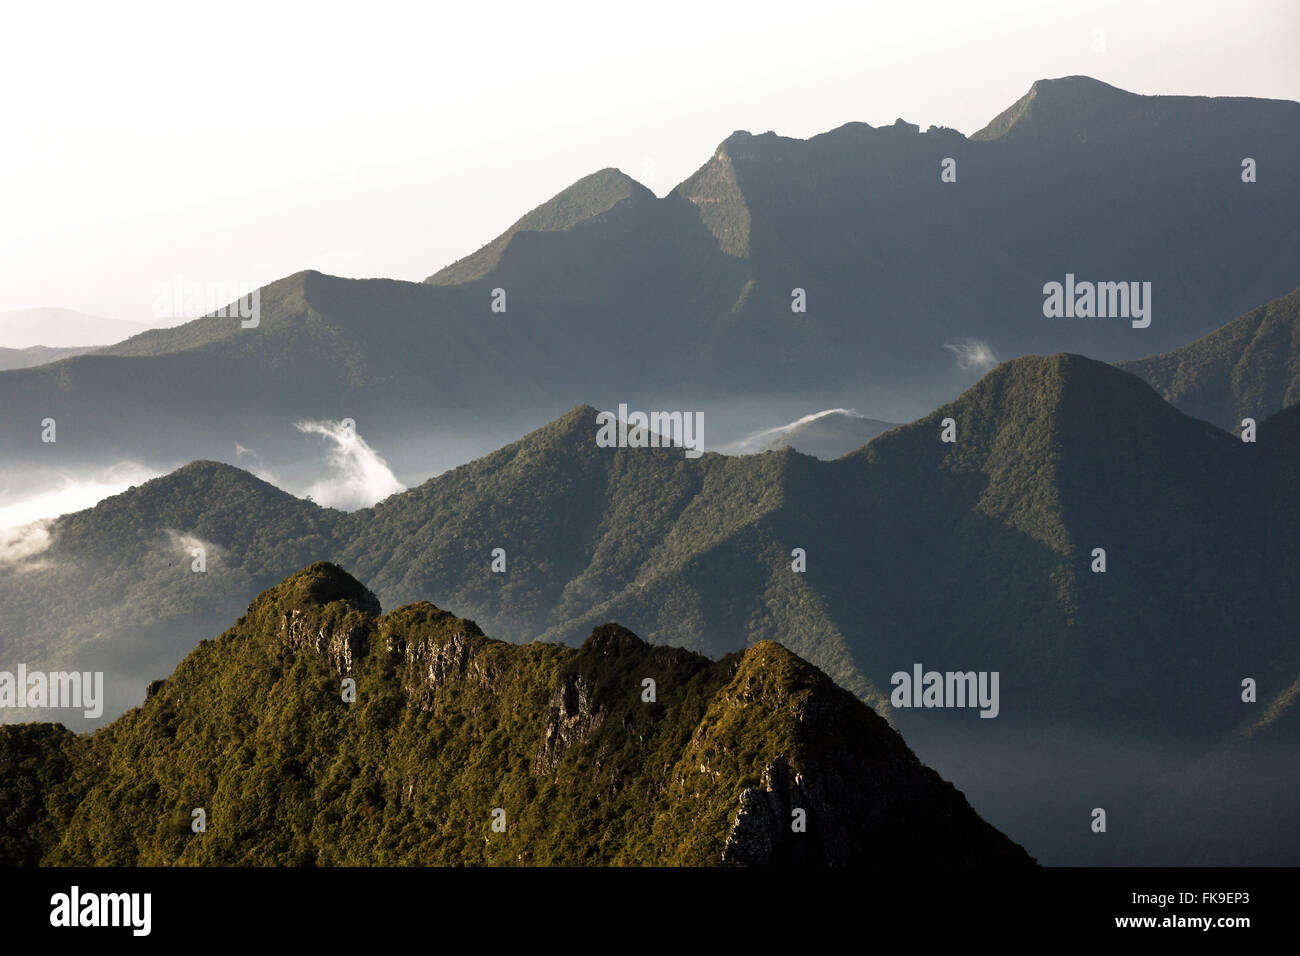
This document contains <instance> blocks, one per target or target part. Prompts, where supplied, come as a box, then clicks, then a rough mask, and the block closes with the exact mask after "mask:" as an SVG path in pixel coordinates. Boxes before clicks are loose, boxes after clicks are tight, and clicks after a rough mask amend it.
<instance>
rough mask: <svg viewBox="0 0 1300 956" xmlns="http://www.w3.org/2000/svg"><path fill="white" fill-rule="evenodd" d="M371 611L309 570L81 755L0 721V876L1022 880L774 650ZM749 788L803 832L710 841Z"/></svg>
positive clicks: (877, 737) (985, 831)
mask: <svg viewBox="0 0 1300 956" xmlns="http://www.w3.org/2000/svg"><path fill="white" fill-rule="evenodd" d="M378 611H379V607H378V604H377V602H376V601H375V599H374V596H373V595H372V594H370V593H369V592H368V591H366V589H365V588H363V587H362V586H361V585H360V584H358V583H357V582H356V581H355V580H354V579H353V578H351V577H350V576H348V575H347V574H346V573H345V572H343V571H341V570H340V569H339V568H337V567H335V566H333V565H329V564H315V565H312V566H311V567H308V568H306V569H305V570H303V571H301V572H299V573H298V574H295V575H293V576H291V577H290V578H289V579H287V580H285V581H284V582H282V583H281V584H280V585H278V586H276V587H275V588H272V589H271V590H269V591H267V592H266V593H264V594H262V595H261V596H260V597H258V598H257V599H256V600H255V601H254V602H253V603H252V605H251V606H250V607H249V609H248V613H247V614H246V615H244V616H243V617H242V618H240V620H239V621H238V623H237V624H236V625H235V626H234V627H233V628H231V629H230V630H228V631H226V632H225V633H224V634H222V635H221V637H220V638H218V639H217V640H215V641H204V642H203V643H202V645H200V646H199V648H198V649H197V650H195V651H194V652H193V653H192V654H190V655H189V657H187V658H186V659H185V660H184V661H183V662H182V663H181V665H180V666H179V667H178V668H177V669H176V672H175V673H174V674H173V675H172V676H171V677H169V678H168V679H167V680H166V681H165V682H163V683H162V684H161V685H160V686H159V687H157V688H156V689H155V691H154V693H153V694H152V696H151V697H150V699H149V700H148V701H146V703H145V704H144V705H143V706H142V707H140V708H138V709H135V710H132V711H130V712H128V713H127V714H125V715H124V716H122V717H121V718H119V719H118V720H117V721H116V722H114V723H113V724H111V725H110V726H108V727H107V728H105V729H103V730H100V731H98V732H96V733H95V734H93V735H92V736H89V737H82V738H78V737H74V736H73V735H72V734H70V733H68V732H67V731H66V730H64V729H63V728H61V727H56V726H52V725H17V726H6V727H0V810H4V811H5V812H4V813H3V816H0V821H2V822H0V848H2V850H3V853H4V854H5V856H4V857H3V859H2V860H0V862H5V863H27V864H30V863H35V862H41V863H46V864H71V865H146V866H149V865H171V864H178V863H179V864H194V865H211V864H216V865H339V864H400V865H415V864H418V865H475V864H486V865H515V864H524V865H589V864H616V865H617V864H633V865H637V864H639V865H645V864H665V863H669V864H695V865H707V864H718V863H721V862H723V860H724V852H725V854H726V856H727V859H728V860H729V861H730V862H747V863H755V862H768V863H813V864H815V863H822V864H825V863H857V864H875V865H899V864H902V863H904V862H905V863H908V864H911V865H915V864H917V863H924V864H933V865H952V864H983V865H991V864H1008V865H1012V864H1016V865H1022V864H1027V863H1029V862H1031V861H1030V860H1029V858H1028V857H1027V856H1026V855H1025V854H1024V852H1023V850H1021V849H1020V848H1019V847H1018V846H1016V845H1015V844H1013V843H1011V842H1010V841H1009V840H1007V839H1006V838H1005V837H1004V836H1002V835H1001V834H1000V833H998V832H997V831H996V830H994V829H993V828H991V827H989V826H988V825H987V824H986V823H984V822H983V821H982V820H980V819H979V817H977V816H976V815H975V813H974V812H973V811H972V810H971V809H970V807H969V806H968V805H967V804H966V802H965V800H964V799H963V798H962V797H961V795H960V794H959V793H957V792H956V791H955V790H954V789H953V788H952V787H951V786H949V785H947V784H945V783H943V782H942V781H941V780H940V779H939V778H938V777H937V776H936V775H935V774H934V773H933V772H932V771H930V770H928V769H926V768H925V767H923V766H922V765H921V764H920V763H919V762H918V761H917V760H916V758H915V757H914V756H913V755H912V754H911V752H910V751H909V750H908V749H907V747H906V745H905V744H903V742H902V740H901V739H900V738H899V737H898V736H897V734H895V733H894V732H893V731H892V730H891V729H890V728H889V727H888V725H887V724H885V722H884V721H882V720H881V719H880V718H879V717H877V716H876V715H875V714H873V713H872V712H871V711H870V710H869V709H868V708H866V707H865V706H864V705H863V704H862V703H860V702H859V701H857V700H856V699H855V698H853V696H852V695H849V694H847V693H845V692H843V691H841V690H839V689H838V688H836V687H835V686H834V685H833V684H832V683H831V682H830V681H829V680H828V679H827V678H826V677H825V675H823V674H821V673H820V672H818V671H817V670H816V669H814V668H812V667H810V666H809V665H807V664H806V663H804V662H803V661H801V660H799V659H798V658H796V657H794V656H793V655H791V654H790V653H789V652H788V651H786V650H784V649H783V648H781V647H779V646H778V645H775V644H772V643H766V642H765V643H763V644H760V645H757V646H756V647H754V648H752V649H751V650H749V651H748V652H746V653H745V654H743V655H731V656H729V657H727V658H724V659H723V660H720V661H709V660H708V659H706V658H703V657H701V656H699V655H697V654H692V653H690V652H688V651H682V650H675V649H669V648H655V647H651V646H649V645H647V644H645V643H644V642H642V641H640V640H639V639H638V638H637V637H636V636H635V635H633V634H631V633H630V632H629V631H627V630H625V629H623V628H621V627H619V626H618V625H614V624H609V625H605V626H602V627H600V628H597V629H596V630H595V631H594V632H593V633H592V635H591V636H590V637H589V638H588V639H587V641H586V642H585V643H584V644H583V646H582V647H581V648H580V649H573V648H568V647H562V646H558V645H548V644H539V643H534V644H528V645H523V646H518V645H512V644H506V643H503V642H500V641H493V640H490V639H488V638H487V637H485V636H483V635H482V633H481V632H480V631H479V630H478V628H477V626H476V625H475V624H474V623H473V622H470V621H466V620H461V619H457V618H455V617H453V616H452V615H450V614H448V613H446V612H444V611H441V610H439V609H438V608H436V607H434V606H433V605H431V604H428V603H425V602H421V603H419V604H413V605H408V606H406V607H403V608H399V609H398V610H396V611H394V612H392V613H390V614H388V615H386V616H382V617H381V616H379V614H378ZM345 646H346V647H347V648H348V649H350V651H351V652H352V654H353V656H352V657H351V658H349V659H347V660H344V659H342V658H340V657H339V656H338V652H339V651H340V650H341V649H342V648H344V647H345ZM345 675H347V676H349V677H351V678H352V679H354V680H355V681H356V690H357V695H356V700H355V702H345V701H344V700H343V695H342V693H341V689H342V687H343V678H344V676H345ZM647 678H648V679H652V680H653V681H654V682H655V699H654V700H653V701H652V702H651V701H647V700H645V699H644V698H643V694H644V693H645V691H644V683H643V682H644V681H645V680H646V679H647ZM774 767H777V768H780V769H779V770H778V773H777V776H776V777H775V778H771V770H772V768H774ZM785 769H788V770H789V779H787V777H786V776H783V775H782V771H783V770H785ZM765 778H768V779H769V780H770V779H775V781H776V782H775V784H774V785H772V786H764V787H763V789H766V790H771V791H772V797H771V799H773V800H784V801H787V802H790V803H791V805H792V806H793V807H797V808H801V809H803V810H804V811H805V812H806V814H807V818H808V829H807V832H806V833H804V834H794V833H792V832H791V829H790V826H789V822H788V820H789V817H788V815H787V816H786V818H784V819H777V820H766V819H764V818H759V819H756V820H748V821H747V822H746V826H745V828H742V833H741V835H740V836H739V837H737V836H734V835H733V834H732V830H733V824H734V822H735V820H736V817H737V812H738V809H739V802H738V801H739V798H740V795H741V793H742V791H743V790H744V789H745V788H746V787H759V786H762V784H761V781H762V780H763V779H765ZM196 808H202V809H203V810H204V811H205V813H206V830H205V831H204V832H194V830H193V829H192V826H191V821H192V819H193V815H192V811H193V810H194V809H196ZM497 808H500V809H502V810H504V811H505V818H504V822H505V828H504V832H499V831H497V830H494V829H493V828H492V820H493V812H494V811H495V810H496V809H497Z"/></svg>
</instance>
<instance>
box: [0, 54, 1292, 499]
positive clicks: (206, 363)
mask: <svg viewBox="0 0 1300 956" xmlns="http://www.w3.org/2000/svg"><path fill="white" fill-rule="evenodd" d="M1297 154H1300V104H1298V103H1294V102H1287V101H1268V100H1255V99H1244V98H1231V97H1229V98H1209V97H1182V96H1141V95H1136V94H1133V93H1129V92H1126V91H1123V90H1119V89H1116V88H1114V87H1112V86H1108V85H1106V84H1104V83H1101V82H1098V81H1096V80H1093V79H1089V78H1087V77H1078V76H1075V77H1064V78H1061V79H1055V80H1040V81H1038V82H1036V83H1034V84H1033V86H1032V87H1031V89H1030V90H1029V91H1028V92H1027V93H1026V95H1025V96H1024V97H1022V98H1021V99H1020V100H1019V101H1018V102H1017V103H1015V104H1013V105H1012V106H1011V107H1010V108H1008V109H1007V110H1006V111H1004V112H1003V113H1002V114H1000V115H999V116H998V117H996V118H995V119H994V120H993V121H992V122H990V123H989V125H988V126H987V127H985V128H984V129H983V130H980V131H979V132H978V133H976V134H974V135H972V136H969V137H967V136H963V135H962V134H961V133H959V132H957V131H955V130H950V129H944V128H939V127H930V128H929V129H927V130H925V131H924V132H923V131H921V129H920V128H919V127H917V126H915V125H912V124H909V123H906V122H904V121H902V120H899V121H898V122H897V123H895V124H893V125H892V126H885V127H880V128H873V127H871V126H869V125H867V124H864V123H849V124H847V125H844V126H842V127H839V128H838V129H835V130H832V131H830V132H827V133H824V134H821V135H819V136H814V137H812V138H810V139H808V140H797V139H791V138H787V137H782V136H778V135H776V134H775V133H763V134H761V135H752V134H750V133H747V132H736V133H734V134H732V135H731V136H729V137H727V138H726V139H725V140H724V141H723V142H722V143H721V144H720V145H719V146H718V148H717V150H716V151H715V152H714V154H713V155H712V156H711V157H709V158H708V159H707V161H706V162H705V163H704V164H703V165H702V166H701V167H700V169H699V170H698V172H696V173H695V174H694V175H692V176H691V177H689V178H688V179H687V180H686V181H684V182H683V183H681V184H680V185H679V186H678V187H677V188H676V189H674V190H672V191H671V192H670V193H669V194H668V195H666V196H664V197H662V198H660V197H656V196H655V195H654V194H653V193H651V192H650V191H649V190H647V189H645V188H644V187H643V186H641V185H639V184H637V183H636V182H634V181H633V180H632V179H630V178H629V177H627V176H625V175H624V174H622V173H620V172H618V171H617V170H611V169H606V170H602V171H600V172H597V173H595V174H593V175H591V176H588V177H586V178H584V179H582V180H580V181H579V182H577V183H575V184H574V185H573V186H572V187H570V188H569V189H566V190H564V191H563V192H561V193H560V194H559V195H557V196H556V197H554V198H553V199H551V200H550V201H549V202H547V203H544V204H542V205H541V206H539V207H538V208H537V209H534V210H533V211H532V212H530V213H528V214H527V215H525V216H523V217H522V218H521V219H520V220H519V221H518V222H516V223H515V224H514V226H512V227H511V228H510V229H509V230H507V231H506V232H505V233H503V234H502V236H500V237H499V238H498V239H496V240H494V241H493V242H491V243H489V244H488V245H487V246H485V247H483V248H482V249H480V250H479V251H477V252H475V253H473V254H472V255H469V256H467V257H465V258H463V259H461V260H460V261H458V262H456V263H454V264H452V265H450V266H447V267H446V268H443V269H441V270H438V271H437V272H435V273H434V274H433V275H431V276H430V277H429V279H428V280H427V281H426V282H424V283H409V282H399V281H393V280H385V279H371V280H349V279H339V278H333V277H330V276H325V275H321V274H319V273H315V272H303V273H298V274H296V275H292V276H289V277H287V278H285V279H281V280H279V281H277V282H274V283H272V284H270V285H268V286H266V287H265V288H263V289H261V290H260V319H259V324H258V326H257V327H256V328H241V320H240V319H239V318H221V317H216V316H210V317H207V318H202V319H198V320H195V321H193V322H190V323H187V324H185V325H182V326H180V327H177V328H174V329H164V330H154V331H149V332H145V333H143V334H141V335H138V336H135V337H133V338H131V339H129V340H128V341H126V342H123V343H120V344H118V345H115V346H112V347H110V348H107V349H102V350H99V351H97V352H96V353H94V354H90V355H80V356H75V357H72V358H69V359H65V360H63V361H60V362H56V363H53V364H50V365H45V366H41V367H38V368H30V369H18V370H11V371H6V372H0V405H2V406H3V407H4V408H5V409H6V415H5V418H4V420H3V422H0V454H3V456H4V459H5V460H6V462H8V463H10V464H11V465H12V466H13V467H18V466H20V465H42V466H57V467H74V466H78V465H82V464H86V463H102V462H105V461H114V462H116V461H120V460H121V459H123V458H132V459H135V460H141V461H145V462H149V463H153V464H156V465H159V466H160V467H166V466H167V463H170V462H176V461H188V460H192V459H196V458H209V459H214V460H228V461H233V460H234V456H235V446H236V444H237V443H238V444H239V445H242V446H243V447H246V448H251V449H254V450H257V451H261V452H263V453H265V452H266V451H267V450H269V449H274V450H275V451H276V452H277V453H279V454H282V455H283V456H284V457H285V458H286V460H287V461H289V462H291V463H292V462H301V461H302V460H303V459H305V458H308V457H310V450H311V449H310V447H309V446H308V444H307V442H308V439H306V438H305V437H304V436H302V435H301V434H299V433H297V432H296V431H295V429H294V427H293V425H294V422H295V421H298V420H300V419H304V418H306V419H321V418H333V419H341V418H344V417H348V418H351V419H353V420H354V421H355V422H356V423H357V427H358V428H359V430H360V432H361V433H362V434H363V435H365V436H366V438H367V440H368V441H369V442H370V443H371V444H372V445H373V446H374V447H376V448H381V449H384V450H385V453H386V454H387V455H388V456H389V458H390V461H391V462H392V463H393V467H394V469H395V471H396V472H397V474H398V475H399V477H401V478H402V480H403V481H407V482H410V481H414V480H418V478H419V477H420V476H423V475H427V474H429V473H431V472H434V471H438V470H441V469H443V468H446V467H450V466H451V465H455V464H459V463H462V462H464V461H466V460H469V459H470V458H473V457H475V456H476V455H478V454H482V453H484V452H486V451H487V450H490V449H491V448H495V447H499V446H500V445H501V444H503V443H504V442H505V441H506V440H508V437H509V436H514V435H518V434H520V433H522V432H524V431H527V430H530V429H532V428H535V427H538V426H539V425H541V424H543V423H545V422H546V421H549V420H553V419H554V418H555V417H557V416H559V415H561V414H563V413H564V411H565V410H566V409H568V408H571V407H573V406H574V405H577V404H580V403H591V404H593V405H595V406H597V407H601V408H613V407H617V405H618V404H619V403H620V402H627V403H628V404H629V405H630V406H631V407H646V406H652V407H675V408H681V409H690V410H704V411H706V412H708V414H709V415H710V421H711V422H713V423H714V424H713V432H712V434H713V436H714V440H715V441H716V442H719V443H723V442H725V441H727V440H737V439H739V438H741V437H743V436H744V435H747V434H750V433H752V432H753V431H755V430H757V429H760V428H770V427H772V426H773V424H774V423H776V422H780V421H791V420H792V419H794V418H797V417H798V416H799V415H802V414H805V413H806V412H807V409H808V408H823V409H824V408H836V407H845V408H850V407H851V408H856V409H859V410H861V412H862V414H864V415H865V416H867V417H872V418H877V419H880V420H884V421H909V420H912V419H915V418H917V417H920V416H921V415H924V414H926V413H928V412H930V411H932V410H933V409H934V408H935V407H936V406H938V405H939V404H942V403H943V402H946V401H949V400H951V399H952V398H954V397H955V396H956V395H958V394H960V393H961V392H962V391H963V390H964V389H965V388H967V387H969V386H970V385H971V384H973V383H974V381H975V380H976V379H977V378H978V377H979V375H980V374H982V372H983V371H985V370H986V369H985V367H983V366H977V367H970V366H969V365H967V363H966V362H965V360H964V359H963V358H962V356H961V354H960V353H955V352H954V351H953V347H954V346H955V345H957V344H959V343H963V342H976V343H979V347H980V349H981V350H982V351H984V352H987V353H988V354H991V355H996V356H999V357H1002V358H1013V357H1016V356H1019V355H1025V354H1051V353H1055V352H1060V351H1068V352H1074V353H1080V354H1087V355H1090V356H1092V357H1094V358H1098V359H1104V360H1125V359H1138V358H1141V357H1143V356H1148V355H1153V354H1157V353H1162V352H1166V351H1169V350H1171V349H1176V348H1181V347H1182V346H1184V345H1186V344H1187V343H1189V342H1191V341H1193V340H1194V339H1196V338H1198V337H1199V336H1202V335H1204V334H1205V333H1207V332H1209V331H1211V330H1212V329H1215V328H1218V327H1219V326H1220V325H1222V324H1223V322H1225V321H1226V320H1228V319H1229V318H1231V317H1232V316H1235V315H1240V314H1242V313H1244V312H1246V311H1247V310H1248V309H1251V308H1254V307H1255V306H1257V305H1258V304H1259V303H1261V302H1266V301H1269V300H1272V299H1274V298H1276V297H1278V296H1281V295H1284V294H1286V293H1287V292H1289V291H1290V290H1292V289H1294V288H1295V286H1296V284H1297V281H1298V277H1297V275H1296V268H1295V264H1296V262H1297V261H1300V196H1298V195H1297V193H1296V191H1295V190H1294V189H1293V188H1292V184H1291V182H1290V179H1289V177H1288V176H1287V175H1286V173H1285V172H1284V171H1285V170H1287V169H1289V167H1290V164H1291V163H1292V161H1293V159H1294V157H1295V156H1296V155H1297ZM946 160H952V161H953V163H954V164H955V165H951V164H947V163H946V162H945V161H946ZM1246 160H1251V161H1253V163H1254V167H1253V168H1254V169H1255V181H1253V182H1245V181H1243V176H1244V171H1243V162H1245V161H1246ZM945 171H952V172H953V174H954V175H955V179H954V180H953V181H945V180H944V178H943V177H944V174H945ZM1224 262H1232V263H1233V264H1234V265H1233V268H1231V269H1223V268H1220V266H1221V264H1222V263H1224ZM1067 276H1072V277H1077V278H1078V279H1079V280H1080V281H1081V282H1082V281H1087V282H1136V283H1139V285H1140V284H1141V283H1150V290H1151V293H1150V294H1151V299H1150V303H1149V305H1150V307H1151V322H1150V325H1149V326H1147V327H1145V328H1133V327H1132V325H1131V323H1130V322H1129V321H1128V320H1126V319H1114V318H1112V319H1083V318H1068V319H1067V318H1050V319H1049V318H1046V317H1045V316H1044V286H1045V285H1046V284H1047V283H1050V282H1065V281H1066V280H1067ZM497 290H500V293H498V292H497ZM494 307H496V308H502V309H504V311H495V310H494ZM800 309H802V311H801V310H800ZM45 344H49V343H45ZM78 344H83V343H78ZM643 358H649V360H643ZM46 418H54V419H55V420H56V421H57V422H58V427H59V438H58V442H57V444H55V445H51V444H49V443H43V442H41V441H40V434H41V427H40V423H41V422H42V421H43V420H44V419H46ZM719 447H720V445H719Z"/></svg>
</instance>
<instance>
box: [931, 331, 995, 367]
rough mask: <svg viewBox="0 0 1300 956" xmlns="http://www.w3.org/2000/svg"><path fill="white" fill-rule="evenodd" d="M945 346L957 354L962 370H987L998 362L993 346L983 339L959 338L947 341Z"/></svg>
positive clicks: (958, 364) (958, 365)
mask: <svg viewBox="0 0 1300 956" xmlns="http://www.w3.org/2000/svg"><path fill="white" fill-rule="evenodd" d="M943 347H944V348H946V349H948V351H950V352H952V353H953V354H954V355H956V356H957V367H958V368H960V369H961V370H962V371H969V370H971V369H974V370H975V371H979V372H987V371H988V370H989V369H991V368H993V367H994V366H996V365H997V364H998V357H997V356H996V355H994V354H993V347H992V346H991V345H989V344H988V343H987V342H985V341H983V340H982V339H958V340H956V341H954V342H945V343H944V345H943Z"/></svg>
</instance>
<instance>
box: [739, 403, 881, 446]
mask: <svg viewBox="0 0 1300 956" xmlns="http://www.w3.org/2000/svg"><path fill="white" fill-rule="evenodd" d="M828 415H848V416H850V417H852V418H861V417H862V416H861V415H859V414H858V413H857V412H855V411H854V410H853V409H851V408H828V409H825V410H824V411H820V412H813V413H812V414H811V415H805V416H804V417H803V418H797V419H795V420H794V421H792V422H791V423H790V424H788V425H779V426H777V427H776V428H764V429H763V430H762V431H757V432H754V433H753V434H752V435H749V436H748V437H746V438H742V439H740V441H737V442H734V443H733V444H732V445H730V446H729V447H727V448H726V449H725V452H726V454H728V455H748V454H752V453H754V452H759V451H763V450H764V449H766V448H768V447H769V446H770V445H771V443H772V442H773V441H775V440H777V439H779V438H781V437H783V436H785V435H788V434H789V433H790V432H792V431H794V430H795V429H796V428H798V427H799V426H801V425H807V424H808V423H809V422H815V421H817V419H819V418H825V417H826V416H828Z"/></svg>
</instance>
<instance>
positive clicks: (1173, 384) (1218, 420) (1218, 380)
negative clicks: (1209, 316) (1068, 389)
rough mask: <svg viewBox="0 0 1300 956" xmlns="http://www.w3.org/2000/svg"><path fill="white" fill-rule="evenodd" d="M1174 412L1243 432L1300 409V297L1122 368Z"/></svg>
mask: <svg viewBox="0 0 1300 956" xmlns="http://www.w3.org/2000/svg"><path fill="white" fill-rule="evenodd" d="M1118 365H1119V367H1120V368H1122V369H1124V370H1125V371H1129V372H1132V373H1133V374H1134V375H1137V376H1139V377H1141V378H1143V379H1145V380H1146V381H1148V382H1150V383H1151V386H1152V387H1153V388H1154V389H1155V390H1156V391H1158V392H1159V393H1160V394H1161V395H1163V396H1164V397H1165V400H1166V401H1168V402H1170V403H1171V404H1172V405H1174V406H1176V407H1177V408H1179V409H1181V410H1182V411H1184V412H1186V413H1187V414H1188V415H1192V416H1194V417H1196V418H1203V419H1205V420H1206V421H1208V422H1213V423H1214V424H1216V425H1218V426H1219V427H1220V428H1225V429H1227V430H1228V431H1231V432H1238V433H1239V432H1240V430H1241V420H1242V419H1243V418H1253V419H1255V420H1256V421H1257V422H1260V421H1263V420H1264V419H1265V418H1267V417H1268V416H1270V415H1272V414H1274V413H1276V412H1279V411H1281V410H1282V409H1283V408H1286V407H1287V406H1290V405H1295V404H1296V403H1297V402H1300V289H1296V290H1295V291H1294V292H1292V293H1291V294H1290V295H1287V296H1283V297H1282V298H1280V299H1274V300H1273V301H1272V302H1269V303H1267V304H1265V305H1262V306H1260V307H1259V308H1257V309H1252V310H1251V311H1250V312H1247V313H1246V314H1245V315H1243V316H1241V317H1239V318H1237V319H1234V320H1233V321H1231V322H1229V323H1228V324H1227V325H1225V326H1223V328H1221V329H1218V330H1216V331H1214V332H1211V333H1210V334H1209V335H1207V336H1205V337H1204V338H1201V339H1197V340H1196V341H1195V342H1192V343H1191V344H1190V345H1185V346H1183V347H1182V348H1180V349H1174V350H1173V351H1172V352H1166V353H1164V354H1163V355H1155V356H1152V357H1151V358H1145V359H1139V360H1138V361H1134V362H1120V363H1118Z"/></svg>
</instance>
